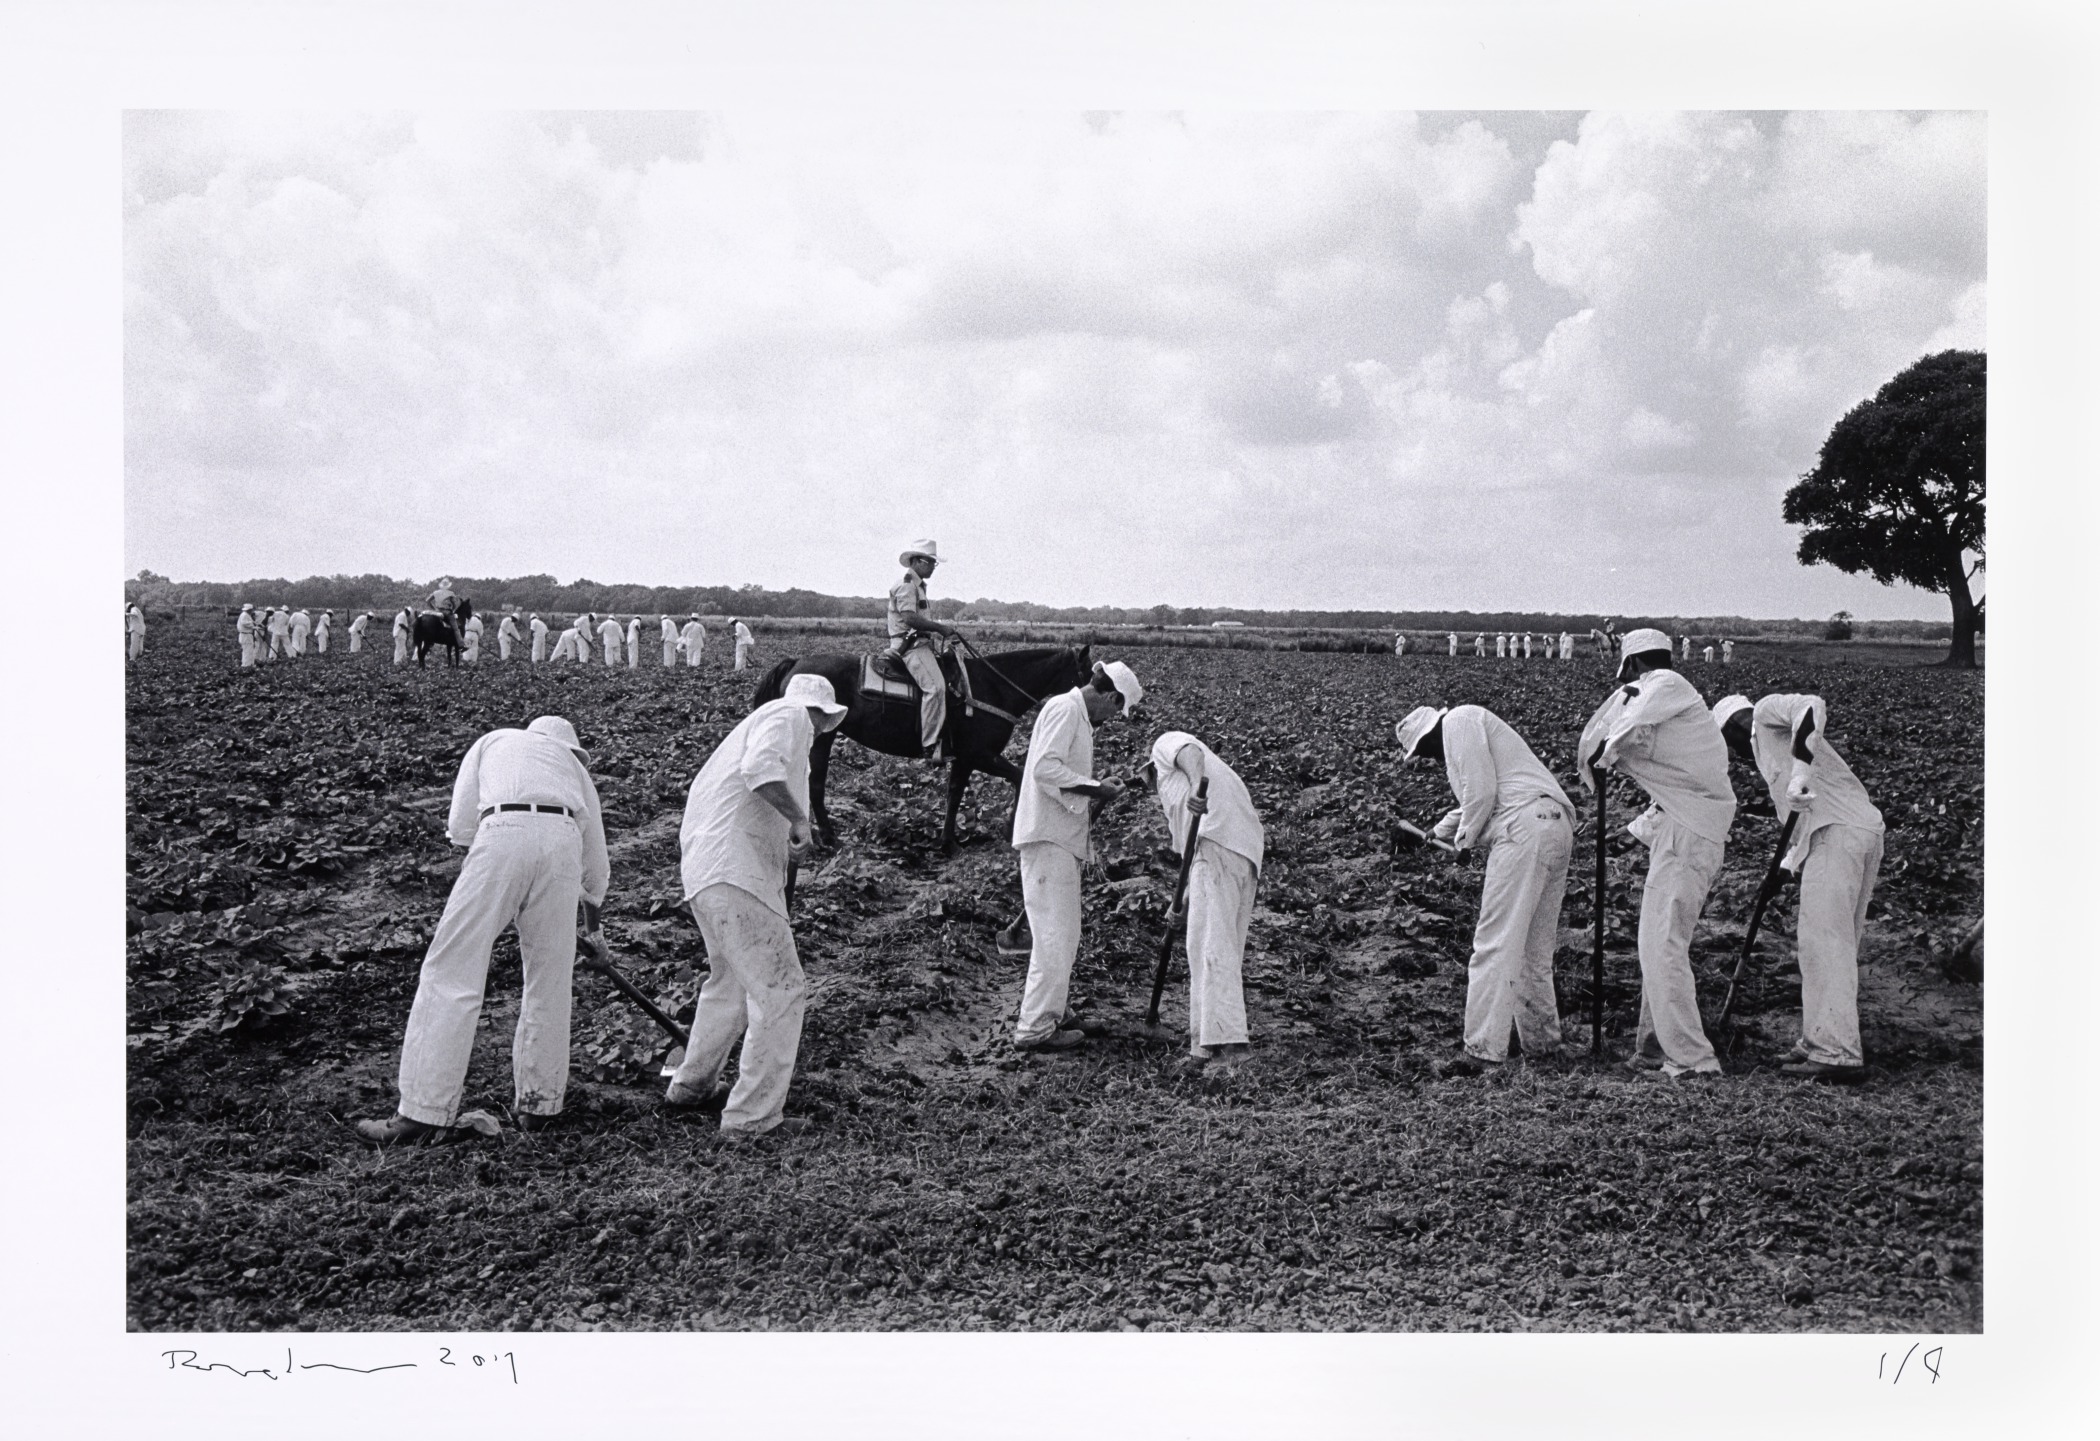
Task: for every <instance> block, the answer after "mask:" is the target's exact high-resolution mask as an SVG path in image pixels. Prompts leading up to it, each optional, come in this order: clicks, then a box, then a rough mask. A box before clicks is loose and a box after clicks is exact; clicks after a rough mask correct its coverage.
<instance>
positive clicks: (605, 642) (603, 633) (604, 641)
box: [598, 616, 622, 667]
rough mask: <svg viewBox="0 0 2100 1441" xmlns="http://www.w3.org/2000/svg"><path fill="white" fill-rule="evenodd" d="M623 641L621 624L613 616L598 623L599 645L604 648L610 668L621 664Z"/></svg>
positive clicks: (606, 662) (606, 661)
mask: <svg viewBox="0 0 2100 1441" xmlns="http://www.w3.org/2000/svg"><path fill="white" fill-rule="evenodd" d="M621 639H622V637H621V631H620V623H619V622H618V621H616V620H614V619H613V618H612V617H611V616H607V617H606V618H605V619H604V620H602V621H599V622H598V644H599V645H600V646H602V647H604V650H605V664H606V665H607V666H609V667H610V666H616V665H618V664H619V663H620V644H621Z"/></svg>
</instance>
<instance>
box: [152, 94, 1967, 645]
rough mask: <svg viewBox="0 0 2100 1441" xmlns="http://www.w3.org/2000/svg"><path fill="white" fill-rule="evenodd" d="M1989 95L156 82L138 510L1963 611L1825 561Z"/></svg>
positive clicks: (867, 567) (1931, 613)
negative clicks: (1252, 99)
mask: <svg viewBox="0 0 2100 1441" xmlns="http://www.w3.org/2000/svg"><path fill="white" fill-rule="evenodd" d="M1984 155H1985V127H1984V121H1983V118H1982V116H1981V115H1979V114H1968V113H1933V114H1907V115H1895V114H1867V113H1856V112H1843V113H1812V114H1795V115H1780V114H1768V113H1760V114H1754V115H1743V114H1722V113H1639V114H1617V115H1613V114H1588V115H1579V114H1477V115H1460V114H1451V113H1443V112H1436V113H1424V114H1405V113H1377V114H1349V113H1328V114H1313V113H1279V112H1262V113H1189V114H1179V113H1177V114H1140V113H1128V112H1124V113H1113V114H1108V113H1092V114H1087V113H1068V114H1051V113H974V114H962V113H954V112H948V113H939V112H933V113H925V112H922V113H910V114H907V113H841V112H822V111H816V110H807V111H789V112H781V113H756V112H739V113H732V114H727V115H703V114H698V113H677V114H654V113H636V112H625V113H581V112H563V113H537V114H527V113H479V114H464V115H450V114H448V115H432V114H422V115H393V114H359V115H343V116H317V115H313V114H300V115H263V114H255V113H242V114H233V115H227V114H204V113H194V112H191V113H170V112H134V113H132V114H131V115H130V116H129V117H128V119H127V122H126V125H125V130H124V185H125V201H124V204H125V221H124V247H125V276H124V281H125V306H124V316H125V320H124V326H125V329H124V350H125V354H124V366H125V385H124V399H125V472H126V539H125V549H126V559H127V565H128V567H129V569H131V570H137V569H140V568H146V567H150V568H152V569H154V570H157V571H161V572H163V573H165V574H169V575H173V576H176V577H177V578H183V579H190V578H217V579H234V578H240V577H246V576H257V575H275V574H285V575H304V574H309V573H329V572H337V571H343V572H364V571H385V572H390V573H393V574H396V575H411V576H415V577H418V578H428V577H430V576H433V575H435V574H437V573H440V572H443V571H453V572H465V573H469V574H520V573H527V572H542V571H543V572H549V573H552V574H554V575H557V576H559V577H562V578H563V579H570V578H574V577H577V576H588V577H590V578H592V579H595V580H600V581H639V582H646V583H661V584H695V583H719V582H727V583H732V584H741V583H745V582H756V583H759V584H763V585H767V586H774V587H780V586H788V585H803V586H809V587H812V588H814V589H818V590H825V591H832V592H838V593H852V594H873V593H878V592H879V591H880V590H882V589H883V588H885V587H886V586H887V585H888V583H889V582H890V580H891V579H892V578H893V577H892V572H893V571H894V569H895V565H894V561H895V556H896V552H897V550H898V549H899V547H900V545H901V544H902V543H903V542H904V541H906V540H908V539H911V538H913V537H916V536H921V535H930V536H935V537H938V539H939V541H940V543H941V547H942V550H943V553H944V554H947V555H950V556H952V560H951V561H950V563H949V564H948V565H947V566H945V567H944V568H943V570H942V571H941V572H940V574H939V575H938V577H937V578H936V582H935V593H936V594H946V595H958V596H962V597H964V598H970V597H975V596H993V597H999V598H1004V599H1031V600H1037V601H1043V602H1048V603H1055V604H1085V603H1101V604H1119V605H1148V604H1152V603H1155V602H1161V601H1164V602H1168V603H1172V604H1182V605H1198V604H1219V605H1248V606H1276V607H1284V606H1321V607H1353V606H1371V607H1380V608H1412V607H1425V608H1431V607H1433V608H1442V607H1463V608H1471V609H1502V608H1517V607H1522V608H1541V609H1557V610H1569V611H1600V610H1601V611H1630V612H1656V613H1679V614H1704V613H1735V614H1744V615H1753V616H1795V615H1823V614H1827V613H1829V612H1830V611H1832V610H1835V609H1837V608H1839V607H1844V608H1848V609H1851V610H1853V611H1854V612H1856V613H1858V614H1860V615H1863V616H1923V617H1927V618H1933V619H1941V618H1944V617H1945V615H1946V605H1945V602H1944V601H1943V600H1941V599H1940V598H1939V597H1936V596H1930V595H1926V594H1923V593H1920V592H1916V591H1909V590H1904V589H1891V588H1884V587H1881V586H1877V585H1875V584H1873V583H1872V582H1871V581H1870V580H1866V579H1864V578H1852V577H1846V576H1842V575H1839V574H1837V573H1836V572H1834V571H1831V570H1829V569H1828V568H1815V569H1808V568H1804V567H1802V566H1800V565H1799V564H1798V563H1797V562H1796V561H1795V560H1794V558H1793V554H1794V547H1795V544H1796V536H1795V533H1794V532H1793V531H1792V530H1791V529H1790V528H1789V527H1787V526H1785V525H1784V524H1783V523H1782V522H1781V521H1780V519H1779V509H1780V497H1781V496H1782V494H1783V493H1784V492H1785V490H1786V488H1787V487H1788V485H1790V484H1791V483H1792V481H1793V479H1794V478H1795V477H1796V476H1798V475H1799V474H1800V472H1802V471H1804V470H1806V469H1807V468H1808V467H1809V466H1810V465H1812V464H1813V463H1814V459H1815V453H1816V449H1817V447H1818V445H1819V444H1820V442H1821V440H1822V438H1823V436H1824V435H1825V434H1826V433H1827V432H1828V430H1829V428H1830V426H1831V424H1832V422H1834V421H1835V420H1836V419H1837V418H1838V417H1839V416H1840V415H1842V414H1843V413H1844V411H1845V410H1846V409H1848V408H1849V407H1850V406H1852V405H1853V404H1855V403H1856V402H1858V401H1859V400H1861V399H1863V398H1865V397H1866V396H1868V395H1870V394H1871V393H1872V392H1873V391H1874V389H1875V388H1876V387H1877V386H1879V385H1880V384H1881V382H1883V381H1884V380H1886V379H1887V378H1888V377H1889V376H1891V375H1893V374H1894V373H1895V372H1896V371H1898V370H1900V369H1901V368H1903V367H1904V366H1905V365H1907V364H1908V363H1909V362H1910V361H1912V360H1914V359H1916V358H1917V357H1918V356H1920V355H1923V354H1926V353H1929V352H1931V351H1935V350H1939V349H1944V348H1946V347H1949V346H1962V347H1976V348H1982V347H1984V345H1985V339H1986V336H1985V321H1986V314H1985V302H1984V276H1985V173H1984Z"/></svg>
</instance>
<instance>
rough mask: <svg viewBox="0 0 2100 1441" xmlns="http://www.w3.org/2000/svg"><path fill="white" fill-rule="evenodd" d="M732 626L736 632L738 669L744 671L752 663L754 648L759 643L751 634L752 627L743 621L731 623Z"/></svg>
mask: <svg viewBox="0 0 2100 1441" xmlns="http://www.w3.org/2000/svg"><path fill="white" fill-rule="evenodd" d="M730 626H731V627H732V628H733V629H734V630H735V632H736V668H737V669H738V670H742V669H743V668H744V666H745V665H746V664H747V663H748V662H749V661H750V658H751V650H752V647H754V646H756V645H757V644H758V641H757V639H756V638H755V637H754V636H753V635H752V634H751V627H750V626H748V625H745V624H744V623H743V622H742V621H740V620H737V621H731V622H730Z"/></svg>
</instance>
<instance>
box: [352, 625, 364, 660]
mask: <svg viewBox="0 0 2100 1441" xmlns="http://www.w3.org/2000/svg"><path fill="white" fill-rule="evenodd" d="M364 648H365V637H364V633H363V632H362V631H355V630H353V631H351V632H350V654H352V655H356V654H357V653H358V652H359V651H361V650H363V649H364Z"/></svg>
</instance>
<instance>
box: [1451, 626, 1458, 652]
mask: <svg viewBox="0 0 2100 1441" xmlns="http://www.w3.org/2000/svg"><path fill="white" fill-rule="evenodd" d="M1451 654H1452V655H1454V656H1455V655H1457V654H1458V632H1457V631H1453V632H1451Z"/></svg>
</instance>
